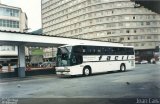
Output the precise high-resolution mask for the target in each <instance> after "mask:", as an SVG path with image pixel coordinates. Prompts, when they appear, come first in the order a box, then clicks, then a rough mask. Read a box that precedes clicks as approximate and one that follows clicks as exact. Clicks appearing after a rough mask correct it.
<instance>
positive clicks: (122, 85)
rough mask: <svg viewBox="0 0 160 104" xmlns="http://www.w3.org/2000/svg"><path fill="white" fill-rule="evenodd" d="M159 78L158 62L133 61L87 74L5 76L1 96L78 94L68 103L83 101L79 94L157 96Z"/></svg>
mask: <svg viewBox="0 0 160 104" xmlns="http://www.w3.org/2000/svg"><path fill="white" fill-rule="evenodd" d="M159 82H160V65H157V64H143V65H136V68H135V69H134V70H132V71H127V72H109V73H104V74H97V75H93V76H89V77H82V76H79V77H74V78H59V77H57V76H56V75H49V76H34V77H28V78H25V79H16V78H15V79H13V80H11V79H5V80H1V82H0V98H64V99H65V100H60V101H62V102H63V101H66V98H78V99H74V100H73V99H72V100H71V101H73V102H69V103H75V102H76V101H77V100H78V102H81V101H85V99H83V100H81V99H80V98H87V99H92V100H89V101H94V100H96V99H97V100H96V101H95V102H99V100H100V99H98V98H101V99H103V98H160V83H159ZM93 98H94V100H93ZM23 100H24V102H26V101H29V100H26V99H23ZM32 100H33V99H32ZM32 100H31V101H32ZM34 100H35V101H38V100H36V99H34ZM41 100H42V99H41ZM45 100H46V99H45ZM52 100H53V99H52ZM43 101H44V99H43ZM47 101H49V100H47ZM67 101H70V100H69V99H67ZM74 101H75V102H74ZM87 101H88V100H87ZM87 101H86V102H87ZM100 101H101V100H100ZM102 101H103V100H102ZM114 101H116V100H114ZM159 101H160V100H159ZM58 102H59V100H58ZM107 102H108V100H107ZM107 102H106V100H105V101H104V102H102V103H103V104H108V103H107ZM135 102H136V101H135ZM69 103H68V104H69ZM90 103H91V102H90ZM92 103H93V102H92ZM159 103H160V102H159ZM26 104H27V103H26ZM109 104H110V103H109ZM112 104H115V103H112ZM123 104H124V103H123Z"/></svg>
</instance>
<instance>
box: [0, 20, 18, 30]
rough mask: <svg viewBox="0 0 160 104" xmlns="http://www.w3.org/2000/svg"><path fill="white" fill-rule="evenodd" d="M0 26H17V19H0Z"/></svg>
mask: <svg viewBox="0 0 160 104" xmlns="http://www.w3.org/2000/svg"><path fill="white" fill-rule="evenodd" d="M0 26H3V27H10V28H19V21H12V20H3V19H0Z"/></svg>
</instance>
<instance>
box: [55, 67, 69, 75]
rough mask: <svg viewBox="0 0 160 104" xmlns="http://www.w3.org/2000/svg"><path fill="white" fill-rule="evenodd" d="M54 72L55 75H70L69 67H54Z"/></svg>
mask: <svg viewBox="0 0 160 104" xmlns="http://www.w3.org/2000/svg"><path fill="white" fill-rule="evenodd" d="M56 74H57V75H71V74H70V69H68V68H67V67H63V68H60V67H58V68H56Z"/></svg>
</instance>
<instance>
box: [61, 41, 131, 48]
mask: <svg viewBox="0 0 160 104" xmlns="http://www.w3.org/2000/svg"><path fill="white" fill-rule="evenodd" d="M77 45H81V46H112V47H128V48H129V47H130V48H134V47H133V46H124V45H123V44H121V43H110V42H94V43H93V42H90V43H87V44H83V43H80V44H68V45H63V46H60V47H66V46H77Z"/></svg>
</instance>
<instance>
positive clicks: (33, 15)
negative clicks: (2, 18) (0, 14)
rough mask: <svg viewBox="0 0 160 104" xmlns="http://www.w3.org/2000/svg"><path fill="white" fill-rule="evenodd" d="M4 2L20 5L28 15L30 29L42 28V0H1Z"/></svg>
mask: <svg viewBox="0 0 160 104" xmlns="http://www.w3.org/2000/svg"><path fill="white" fill-rule="evenodd" d="M0 1H1V3H2V4H6V5H10V6H15V7H20V8H21V9H22V11H23V12H25V13H26V14H27V17H28V28H30V30H29V31H34V30H37V29H39V28H41V0H0Z"/></svg>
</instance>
